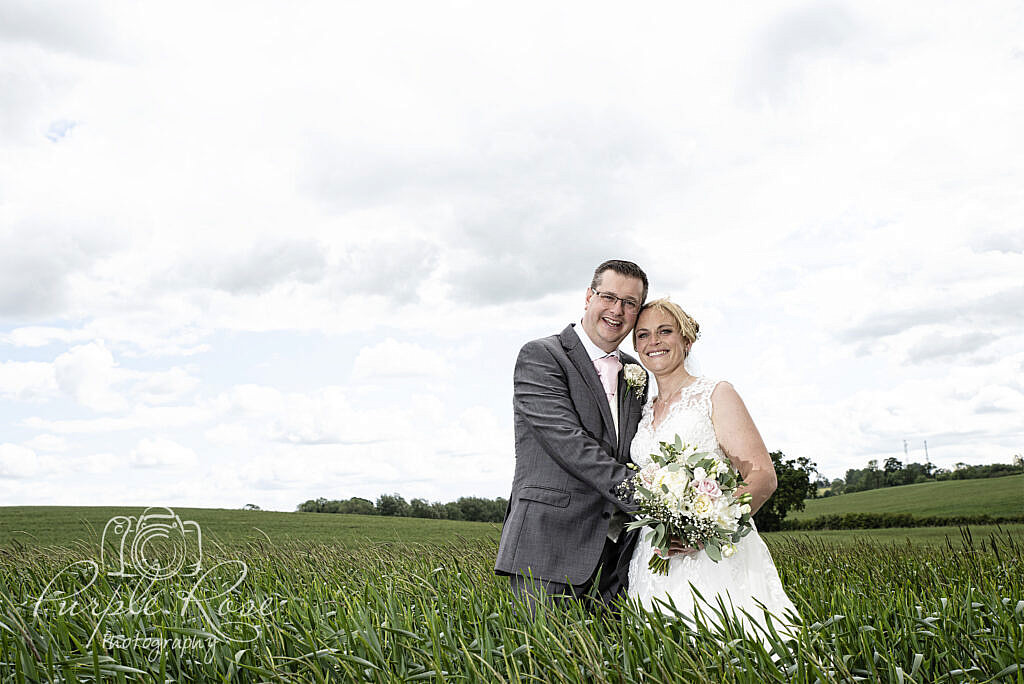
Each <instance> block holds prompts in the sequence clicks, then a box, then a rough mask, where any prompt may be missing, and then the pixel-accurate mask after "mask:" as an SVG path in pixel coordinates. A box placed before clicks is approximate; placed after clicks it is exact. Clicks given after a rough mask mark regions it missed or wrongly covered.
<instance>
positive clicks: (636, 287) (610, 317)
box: [583, 270, 644, 352]
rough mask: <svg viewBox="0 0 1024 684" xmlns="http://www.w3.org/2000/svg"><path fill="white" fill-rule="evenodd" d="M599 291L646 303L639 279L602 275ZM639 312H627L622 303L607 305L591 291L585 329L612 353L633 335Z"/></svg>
mask: <svg viewBox="0 0 1024 684" xmlns="http://www.w3.org/2000/svg"><path fill="white" fill-rule="evenodd" d="M597 290H598V291H599V292H601V293H606V294H612V295H615V296H616V297H619V298H623V299H625V298H630V299H633V300H634V301H637V302H642V301H643V296H644V284H643V282H642V281H641V280H640V279H639V278H633V277H631V276H624V275H622V274H620V273H616V272H615V271H612V270H607V271H605V272H604V273H602V274H601V282H600V283H598V286H597ZM637 313H638V312H636V311H634V312H632V313H630V312H628V311H626V310H625V309H624V308H623V306H622V302H621V301H616V302H615V303H614V304H606V303H605V302H604V301H603V300H602V299H601V297H597V296H595V294H594V290H592V289H590V288H587V299H586V310H585V311H584V313H583V329H584V330H585V331H586V333H587V335H589V336H590V339H591V341H593V343H594V344H596V345H597V346H598V347H599V348H601V349H602V350H603V351H606V352H611V351H613V350H615V349H617V348H618V346H619V343H620V342H622V340H623V339H624V338H625V337H626V335H628V334H629V333H630V331H631V330H632V329H633V325H634V324H635V323H636V316H637Z"/></svg>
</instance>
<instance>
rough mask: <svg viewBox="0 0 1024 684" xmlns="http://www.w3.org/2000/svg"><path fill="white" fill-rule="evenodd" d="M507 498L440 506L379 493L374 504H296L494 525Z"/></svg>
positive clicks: (310, 509)
mask: <svg viewBox="0 0 1024 684" xmlns="http://www.w3.org/2000/svg"><path fill="white" fill-rule="evenodd" d="M507 507H508V499H503V498H501V497H498V498H496V499H484V498H481V497H478V496H463V497H459V499H458V500H457V501H449V502H448V503H441V502H440V501H427V500H426V499H413V500H412V501H406V500H405V498H404V497H402V495H401V494H381V495H380V496H378V497H377V501H376V502H373V501H370V500H369V499H363V498H360V497H358V496H354V497H352V498H351V499H337V500H333V501H328V500H327V499H324V498H319V499H310V500H309V501H306V502H304V503H301V504H299V505H298V507H297V509H296V510H298V511H299V512H301V513H353V514H356V515H391V516H396V517H399V518H432V519H434V520H470V521H476V522H496V523H500V522H503V521H504V520H505V509H506V508H507Z"/></svg>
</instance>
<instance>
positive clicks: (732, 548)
mask: <svg viewBox="0 0 1024 684" xmlns="http://www.w3.org/2000/svg"><path fill="white" fill-rule="evenodd" d="M734 553H736V545H735V544H725V545H723V546H722V558H731V557H732V555H733V554H734Z"/></svg>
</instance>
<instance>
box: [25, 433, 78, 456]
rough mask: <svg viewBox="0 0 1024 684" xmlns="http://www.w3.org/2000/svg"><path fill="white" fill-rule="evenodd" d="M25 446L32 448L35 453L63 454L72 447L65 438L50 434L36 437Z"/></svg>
mask: <svg viewBox="0 0 1024 684" xmlns="http://www.w3.org/2000/svg"><path fill="white" fill-rule="evenodd" d="M25 446H27V447H30V448H32V449H34V450H35V451H44V452H62V451H67V450H68V448H69V447H70V445H69V444H68V441H67V440H66V439H64V438H63V437H59V436H57V435H48V434H42V435H36V436H35V437H33V438H32V439H30V440H28V441H27V442H25Z"/></svg>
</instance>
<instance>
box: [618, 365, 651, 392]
mask: <svg viewBox="0 0 1024 684" xmlns="http://www.w3.org/2000/svg"><path fill="white" fill-rule="evenodd" d="M622 375H623V377H625V378H626V385H627V386H628V387H629V388H630V389H632V390H633V392H635V393H636V398H637V399H643V396H644V388H645V387H647V371H645V370H644V369H643V367H641V366H640V364H637V363H627V364H626V365H625V366H623V367H622Z"/></svg>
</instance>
